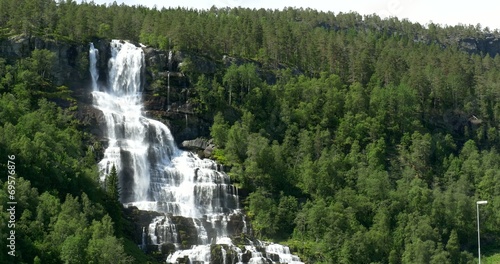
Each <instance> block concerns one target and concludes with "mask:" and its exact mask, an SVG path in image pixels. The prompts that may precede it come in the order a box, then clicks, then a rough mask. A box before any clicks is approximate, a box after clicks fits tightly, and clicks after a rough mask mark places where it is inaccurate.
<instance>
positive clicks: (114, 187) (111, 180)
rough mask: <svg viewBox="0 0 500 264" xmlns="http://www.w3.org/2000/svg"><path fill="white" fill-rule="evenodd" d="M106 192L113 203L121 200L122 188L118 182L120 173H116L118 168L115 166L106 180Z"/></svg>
mask: <svg viewBox="0 0 500 264" xmlns="http://www.w3.org/2000/svg"><path fill="white" fill-rule="evenodd" d="M106 192H107V193H108V196H109V197H110V198H111V200H112V201H115V202H118V201H119V200H120V186H119V182H118V173H117V172H116V167H115V165H114V164H113V167H112V168H111V172H110V173H109V174H108V177H107V179H106Z"/></svg>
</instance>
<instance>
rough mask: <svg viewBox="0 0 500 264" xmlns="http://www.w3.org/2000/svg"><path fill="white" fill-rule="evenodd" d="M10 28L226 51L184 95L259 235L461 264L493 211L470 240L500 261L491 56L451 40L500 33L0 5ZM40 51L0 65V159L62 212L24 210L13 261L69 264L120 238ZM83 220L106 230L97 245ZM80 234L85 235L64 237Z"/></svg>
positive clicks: (275, 15) (3, 30) (1, 22)
mask: <svg viewBox="0 0 500 264" xmlns="http://www.w3.org/2000/svg"><path fill="white" fill-rule="evenodd" d="M20 7H23V8H20ZM17 34H26V35H36V36H39V37H44V38H50V39H56V40H58V41H69V42H77V43H86V42H88V41H90V40H92V39H94V38H120V39H129V40H131V41H136V42H142V43H144V44H147V45H152V46H154V47H157V48H159V49H163V50H173V51H183V52H186V53H188V54H196V55H197V56H204V57H206V58H208V59H210V60H213V61H215V62H217V63H220V64H222V62H221V60H222V58H223V56H224V55H226V56H230V57H237V58H243V59H244V61H245V63H233V64H231V65H230V66H229V67H219V68H217V71H216V72H215V73H214V74H201V73H199V72H196V67H187V66H185V67H183V68H182V70H183V71H184V72H185V75H186V76H188V78H189V82H188V89H189V90H190V91H191V94H192V97H191V98H190V99H189V100H190V102H191V103H193V105H195V106H196V109H197V111H198V114H200V115H204V116H208V117H210V118H213V126H212V127H211V131H210V133H211V136H212V137H213V138H214V142H215V143H216V145H217V149H216V150H215V152H214V158H216V159H217V160H218V161H219V162H221V163H224V164H225V165H228V167H229V168H230V172H229V173H230V175H231V177H232V179H234V180H235V181H236V183H237V184H238V186H239V187H240V188H243V189H245V190H246V191H248V192H249V195H248V197H247V198H246V201H245V208H246V211H247V214H248V216H249V217H250V218H251V219H252V225H253V228H254V230H255V233H256V234H257V235H258V236H259V237H262V238H267V239H271V240H275V241H281V242H284V243H287V244H288V245H290V246H291V248H292V249H293V250H294V251H296V252H298V253H299V255H300V256H301V258H302V259H303V260H304V261H306V262H309V263H473V262H474V258H475V257H477V255H476V248H477V240H476V238H477V234H476V229H475V228H476V226H475V213H476V212H475V201H476V200H479V199H481V200H488V201H489V203H488V205H487V206H484V207H482V208H481V217H482V222H481V223H482V227H481V228H482V234H483V235H482V242H483V243H482V246H483V247H484V249H485V250H486V252H488V250H490V251H492V252H495V251H498V248H495V246H494V245H495V244H498V242H499V239H500V229H499V227H500V223H499V221H500V215H499V213H498V212H499V211H500V210H498V209H499V207H500V201H499V198H498V197H499V194H500V183H499V181H498V179H497V171H499V170H498V169H499V168H498V167H499V165H498V162H497V160H498V159H499V158H500V156H499V153H498V150H497V148H498V144H499V140H500V134H499V131H498V125H497V124H498V122H499V121H500V120H499V119H500V103H499V97H498V94H499V91H500V86H499V85H498V83H499V78H500V71H499V69H500V57H499V56H495V57H491V56H490V55H489V54H481V53H466V52H465V51H464V50H463V48H462V47H461V46H460V41H458V40H460V39H467V38H473V39H485V38H487V37H491V36H497V35H498V32H491V31H490V30H489V29H488V28H485V29H483V28H481V26H480V25H476V26H465V25H458V26H451V27H442V26H440V25H436V24H432V23H431V24H428V25H427V26H423V25H420V24H418V23H411V22H410V21H408V20H399V19H397V18H389V19H381V18H379V17H378V16H376V15H368V16H361V15H359V14H356V13H339V14H334V13H331V12H328V13H326V12H319V11H316V10H312V9H294V8H286V9H283V10H266V9H259V10H257V9H246V8H211V9H209V10H194V9H182V8H177V9H156V8H153V9H150V8H146V7H142V6H132V7H130V6H125V5H117V4H111V5H97V4H95V3H93V2H84V3H81V4H77V3H76V2H74V1H71V0H68V1H59V2H56V1H51V0H24V1H13V0H0V38H5V37H9V36H13V35H17ZM51 56H53V55H51V54H50V53H47V52H44V51H36V52H34V53H33V54H32V56H31V58H28V59H26V60H20V61H18V62H16V63H10V64H9V63H7V62H5V61H4V62H2V63H0V76H1V77H2V78H1V79H0V80H1V82H0V89H2V90H1V91H2V99H1V100H2V103H1V104H0V107H1V108H0V110H1V111H0V125H1V127H0V129H1V130H0V132H1V133H0V134H1V135H3V136H2V138H1V140H2V141H0V146H1V148H0V151H1V153H0V154H2V155H7V154H8V153H10V152H11V151H15V152H16V153H19V154H18V155H20V157H22V158H23V159H26V160H27V161H29V162H31V164H34V165H33V166H25V167H21V168H20V169H19V175H23V178H25V180H26V182H24V181H21V183H23V185H24V186H25V187H24V189H25V190H26V192H31V194H26V195H27V197H33V198H32V199H33V200H34V201H36V202H35V203H34V204H46V203H49V201H51V202H50V203H54V204H56V205H57V206H53V207H51V208H57V210H56V209H53V211H51V212H44V211H43V210H44V209H43V208H44V207H43V206H42V207H41V208H40V209H38V208H35V207H30V205H28V204H26V207H25V208H26V210H23V211H26V212H27V213H26V216H25V218H23V219H26V223H32V222H33V223H36V224H37V225H38V227H37V228H38V229H36V228H34V227H33V228H25V229H22V230H26V231H23V232H26V234H27V235H26V237H29V238H30V239H29V240H26V241H28V242H26V243H29V244H27V245H25V246H23V247H25V248H26V249H29V250H27V252H29V253H25V254H26V257H25V258H23V260H24V261H25V262H31V261H33V259H35V258H36V257H37V258H39V259H41V260H44V262H45V261H48V260H51V259H55V262H65V261H67V260H66V257H65V256H69V255H70V254H71V252H73V251H71V250H72V249H74V248H76V247H79V248H86V250H85V252H83V251H82V252H80V253H81V254H84V256H83V257H82V259H84V260H85V261H87V260H90V259H89V258H91V256H92V255H93V254H97V253H94V251H93V250H94V248H96V247H95V245H96V244H98V243H108V242H109V247H111V244H113V245H115V246H116V245H118V244H119V243H115V242H116V241H115V240H114V239H118V240H119V239H120V238H119V237H120V232H121V231H120V230H122V229H123V228H120V223H119V221H120V220H119V217H117V216H116V213H115V214H114V213H112V212H116V206H115V205H116V204H115V205H113V203H112V202H109V201H112V200H116V199H113V198H110V197H116V192H117V190H116V189H115V188H113V187H109V190H110V191H109V192H106V191H104V194H103V193H100V192H102V190H101V191H98V190H99V188H97V187H96V183H95V182H96V180H95V178H96V177H97V176H96V175H97V174H96V169H95V157H92V155H93V154H92V151H88V150H87V149H85V147H83V146H82V145H80V143H79V142H81V141H82V137H83V138H85V137H86V135H84V134H82V133H81V132H80V131H79V130H78V126H77V124H75V123H74V122H75V120H74V119H73V118H72V117H71V112H70V110H69V109H60V108H58V107H56V106H55V105H54V104H53V103H51V102H50V100H47V99H46V98H50V96H57V97H61V98H66V100H70V95H68V92H67V88H65V87H56V86H54V85H50V71H48V72H47V71H45V69H46V67H43V65H46V64H45V63H42V62H41V61H43V60H49V61H50V59H51ZM40 65H41V66H40ZM158 89H161V87H160V88H158ZM40 118H42V120H44V125H43V126H42V128H41V130H40V128H38V125H39V123H40ZM35 127H36V129H35ZM51 150H52V151H51ZM53 150H56V151H53ZM59 150H60V151H59ZM63 150H64V151H63ZM47 161H50V162H47ZM26 164H28V163H26ZM55 165H57V166H55ZM93 166H94V167H93ZM30 175H31V176H30ZM33 175H38V176H37V177H34V176H33ZM28 181H29V182H30V184H31V185H28ZM82 182H85V183H86V184H85V185H82V184H81V183H82ZM29 186H31V187H29ZM56 186H57V187H56ZM81 186H89V187H86V188H85V190H81V189H80V188H81ZM110 186H112V184H111V185H110ZM35 188H36V190H35ZM30 190H31V191H30ZM39 193H42V194H41V195H39ZM67 193H69V194H71V196H67V195H66V194H67ZM83 193H85V195H84V194H83ZM30 195H31V196H30ZM84 197H88V199H89V200H90V201H92V202H90V204H91V205H88V204H89V202H88V201H86V200H85V199H87V198H84ZM105 197H108V198H105ZM3 199H6V198H5V197H4V198H3ZM30 199H31V198H30ZM66 203H68V204H67V206H68V207H70V208H73V209H71V210H73V211H71V210H70V209H69V208H68V209H64V210H63V205H64V204H66ZM86 204H87V205H86ZM99 204H101V207H99ZM89 206H94V207H95V208H97V209H95V210H94V209H93V210H90V211H88V210H87V209H85V208H88V207H89ZM59 208H60V209H59ZM65 208H66V206H65ZM99 208H101V209H99ZM113 208H114V209H113ZM39 210H42V211H40V212H39ZM68 210H70V211H71V212H77V211H78V212H80V213H78V214H74V213H71V215H73V218H74V219H73V218H72V219H73V220H71V221H73V222H74V223H75V225H74V226H73V227H72V226H68V227H67V228H66V229H64V228H62V227H59V225H58V224H57V222H58V220H57V219H56V218H53V219H54V220H51V219H52V218H51V217H52V216H55V215H58V214H63V215H62V216H61V218H63V219H64V217H63V216H64V212H66V211H68ZM85 210H87V211H85ZM85 212H89V213H85ZM90 212H92V213H90ZM106 213H108V214H109V215H110V216H111V219H113V221H112V223H113V224H110V221H109V218H107V217H105V214H106ZM2 215H3V217H4V218H5V217H6V214H2ZM38 215H42V216H40V220H37V221H35V219H38V218H37V217H38ZM76 215H78V216H76ZM44 219H45V220H44ZM21 221H23V220H21ZM71 221H69V222H71ZM82 223H84V224H82ZM27 225H28V224H27ZM60 225H62V224H60ZM94 225H95V226H96V227H97V226H99V227H100V226H107V227H106V230H108V231H107V233H105V234H96V235H95V236H94V231H93V230H96V227H92V226H94ZM76 226H87V227H88V228H86V229H83V230H80V231H78V232H76V233H71V234H76V235H73V236H71V235H69V234H70V232H69V231H68V230H70V231H71V232H73V231H75V230H78V228H76ZM109 226H113V227H114V229H113V230H112V229H111V228H110V227H109ZM33 230H34V231H33ZM36 230H38V231H36ZM40 230H42V231H43V232H46V233H47V235H45V233H43V232H42V231H40ZM64 230H66V231H67V232H66V231H64ZM35 231H36V232H38V233H34V232H35ZM111 231H113V232H111ZM31 232H33V233H31ZM65 232H66V233H65ZM51 233H54V235H49V234H51ZM2 234H6V233H4V232H2ZM56 234H57V236H56ZM54 237H57V238H58V239H59V240H54V239H55V238H54ZM113 237H115V238H113ZM63 238H65V239H63ZM50 239H52V240H50ZM99 239H101V240H99ZM66 240H67V241H66ZM57 241H58V242H57ZM99 241H100V242H99ZM103 241H104V242H103ZM105 241H107V242H105ZM49 242H50V247H49V246H47V245H49ZM56 242H57V243H56ZM77 245H79V246H77ZM122 245H125V246H123V249H122V250H123V251H122V250H120V249H116V250H113V252H116V254H118V256H117V257H116V258H117V259H123V261H125V262H126V261H129V258H128V257H127V256H126V254H128V255H131V254H132V253H130V252H132V249H129V248H128V247H126V245H127V243H126V241H124V242H123V243H122ZM44 246H45V247H49V249H50V250H45V249H46V248H45V247H44ZM102 248H105V247H102ZM44 252H48V253H47V254H49V253H50V252H52V253H50V254H52V255H50V256H49V255H46V254H45V253H44ZM123 252H127V253H123ZM42 253H43V254H42ZM122 253H123V254H122ZM75 254H76V253H75ZM0 260H1V259H0Z"/></svg>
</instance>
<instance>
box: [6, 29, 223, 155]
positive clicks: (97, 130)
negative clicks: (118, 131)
mask: <svg viewBox="0 0 500 264" xmlns="http://www.w3.org/2000/svg"><path fill="white" fill-rule="evenodd" d="M92 42H93V43H94V46H95V47H96V48H97V49H98V50H99V60H98V70H99V76H100V78H99V82H101V83H106V82H107V72H108V70H107V67H108V65H107V62H108V60H109V58H110V56H111V54H110V48H109V47H110V44H109V40H106V39H94V40H93V41H92ZM35 49H47V50H49V51H51V52H54V53H55V54H56V58H57V59H56V62H55V65H54V72H53V73H52V75H53V76H54V78H55V80H54V81H55V83H56V85H66V86H68V87H69V88H70V90H71V91H72V94H73V96H74V97H75V99H76V100H77V101H78V110H77V113H76V116H77V118H78V119H79V120H80V121H81V122H82V124H83V126H84V127H83V129H85V130H87V131H88V132H90V133H92V134H93V135H95V136H96V137H97V138H98V139H100V140H103V139H104V137H105V135H104V127H102V124H103V122H104V117H103V115H102V113H101V112H100V111H98V110H96V109H95V108H94V107H93V106H92V95H91V84H90V74H89V71H88V69H89V61H88V51H89V45H88V43H69V42H63V41H57V40H52V39H41V38H38V37H29V36H24V35H19V36H13V37H10V38H8V39H3V40H0V57H3V58H6V59H7V61H8V62H10V63H14V62H15V61H16V60H18V59H20V58H24V57H28V56H30V54H31V52H32V51H33V50H35ZM143 50H144V54H145V61H146V69H145V76H146V78H145V80H144V87H145V91H144V97H143V100H144V105H145V109H144V110H145V111H146V112H147V114H148V115H149V116H151V117H154V118H156V119H159V120H161V121H162V122H164V123H165V124H167V125H168V127H169V128H170V129H171V130H172V133H173V134H174V135H175V138H176V140H177V142H178V144H179V145H180V142H182V141H184V140H189V139H194V138H196V137H199V136H207V135H208V133H209V127H210V123H209V122H208V121H207V120H204V119H203V118H202V117H200V116H198V115H196V114H195V113H194V111H193V107H192V105H190V104H189V103H188V101H189V100H188V99H189V98H190V97H191V96H192V93H191V92H190V90H189V89H188V88H187V87H188V80H187V78H186V77H185V76H184V75H183V74H182V73H181V72H180V70H179V65H180V64H181V63H182V61H183V60H185V58H186V55H185V54H183V53H181V52H177V53H168V52H164V51H160V50H156V49H153V48H151V47H143ZM198 60H200V61H201V60H202V59H197V61H198ZM196 67H197V66H196ZM199 67H200V70H203V71H206V72H211V71H215V63H213V62H208V61H204V62H201V63H200V64H199ZM169 88H170V89H169Z"/></svg>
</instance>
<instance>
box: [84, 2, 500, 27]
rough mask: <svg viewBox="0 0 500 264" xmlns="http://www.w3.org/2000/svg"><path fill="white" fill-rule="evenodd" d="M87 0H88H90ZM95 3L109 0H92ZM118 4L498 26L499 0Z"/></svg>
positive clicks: (499, 20)
mask: <svg viewBox="0 0 500 264" xmlns="http://www.w3.org/2000/svg"><path fill="white" fill-rule="evenodd" d="M89 1H90V0H87V2H89ZM94 2H95V3H97V4H102V3H112V2H113V1H112V0H94ZM116 2H117V3H118V4H121V3H125V4H127V5H139V4H141V5H145V6H149V7H153V6H154V5H156V6H157V7H158V8H161V7H177V6H181V7H188V8H198V9H208V8H210V7H211V6H213V5H215V6H218V7H224V6H229V7H237V6H242V7H249V8H271V9H282V8H284V7H288V6H291V7H304V8H306V7H310V8H314V9H318V10H323V11H332V12H334V13H339V12H349V11H356V12H358V13H360V14H362V15H364V14H373V13H376V14H378V15H380V16H382V17H388V16H396V17H398V18H408V19H409V20H411V21H413V22H419V23H420V24H422V25H425V24H427V23H429V22H431V21H432V22H434V23H439V24H442V25H456V24H459V23H460V24H464V25H469V24H470V25H474V26H475V25H476V24H478V23H480V24H481V26H482V27H483V28H485V27H489V28H490V29H491V30H494V29H499V30H500V18H499V17H500V15H499V12H500V1H495V0H483V1H477V2H476V1H448V0H337V1H335V0H333V1H328V0H212V1H209V0H189V1H187V0H176V1H165V0H163V1H161V0H116Z"/></svg>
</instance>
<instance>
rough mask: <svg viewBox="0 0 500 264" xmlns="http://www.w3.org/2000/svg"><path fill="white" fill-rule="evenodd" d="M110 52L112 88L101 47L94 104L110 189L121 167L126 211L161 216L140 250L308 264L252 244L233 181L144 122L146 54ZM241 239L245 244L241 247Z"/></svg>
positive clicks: (171, 259)
mask: <svg viewBox="0 0 500 264" xmlns="http://www.w3.org/2000/svg"><path fill="white" fill-rule="evenodd" d="M110 49H111V50H110V51H109V52H110V54H111V57H110V59H109V61H108V73H107V78H106V79H107V82H106V84H102V82H100V76H99V74H98V73H99V72H98V69H97V64H98V59H99V57H100V56H99V52H107V51H99V50H97V49H96V48H95V47H94V45H93V44H90V51H89V62H90V69H89V70H90V74H91V77H92V96H93V104H94V107H96V108H97V109H99V110H100V111H102V113H103V116H104V119H105V127H106V129H105V130H106V131H105V132H106V138H107V148H106V149H105V152H104V158H103V159H102V160H101V161H100V162H99V169H100V171H101V181H103V182H104V181H105V177H106V175H107V174H108V173H109V172H110V171H111V167H112V166H115V167H116V170H117V173H118V176H119V182H120V188H121V195H120V201H121V202H122V203H123V205H124V206H125V207H137V208H138V209H139V210H143V211H153V212H157V213H158V215H159V216H156V217H154V218H153V219H152V220H151V223H150V224H149V225H148V226H144V227H141V230H143V231H142V232H143V234H142V242H141V245H139V246H140V247H141V248H142V249H144V250H146V249H147V248H151V247H156V248H158V250H159V251H161V250H162V249H165V248H167V251H168V256H167V257H166V259H165V261H166V262H167V263H207V264H208V263H221V264H222V263H223V264H226V263H227V264H229V263H302V262H300V259H299V258H298V257H297V256H295V255H292V254H291V253H290V250H289V249H288V247H286V246H283V245H279V244H272V243H267V242H261V241H258V240H251V239H248V238H247V237H248V236H246V234H248V230H247V223H246V220H245V215H244V213H243V212H242V210H241V209H240V205H239V197H238V190H237V188H236V187H235V186H234V185H232V184H231V180H230V178H229V176H228V175H227V174H226V173H224V172H223V171H219V170H218V166H217V164H216V163H215V162H214V161H212V160H209V159H203V160H202V159H199V158H198V157H197V156H196V155H194V154H193V153H191V152H188V151H183V150H180V149H178V148H177V146H176V144H175V141H174V138H173V136H172V134H171V133H170V130H169V129H168V127H167V126H166V125H164V124H163V123H161V122H159V121H156V120H153V119H150V118H147V117H145V116H144V111H143V104H142V89H143V83H144V71H145V61H144V60H145V59H144V52H143V49H142V48H141V47H136V46H135V45H133V44H131V43H128V42H125V41H119V40H112V41H111V44H110ZM248 226H250V224H248ZM189 230H193V232H195V235H193V236H189V234H190V232H189ZM193 232H192V233H193ZM235 237H243V238H242V239H240V240H239V242H238V243H235V242H234V238H235ZM242 241H243V242H242Z"/></svg>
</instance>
